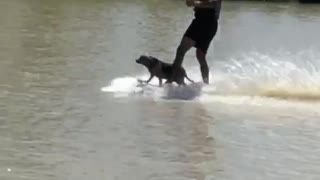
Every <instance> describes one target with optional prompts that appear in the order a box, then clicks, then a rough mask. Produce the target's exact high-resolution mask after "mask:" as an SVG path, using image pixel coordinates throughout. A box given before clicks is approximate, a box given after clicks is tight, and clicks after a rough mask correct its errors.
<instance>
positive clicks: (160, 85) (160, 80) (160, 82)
mask: <svg viewBox="0 0 320 180" xmlns="http://www.w3.org/2000/svg"><path fill="white" fill-rule="evenodd" d="M159 87H162V79H161V78H159Z"/></svg>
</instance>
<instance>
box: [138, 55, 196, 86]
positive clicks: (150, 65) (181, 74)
mask: <svg viewBox="0 0 320 180" xmlns="http://www.w3.org/2000/svg"><path fill="white" fill-rule="evenodd" d="M136 63H138V64H142V65H144V66H145V67H146V68H147V69H148V70H149V72H150V78H149V79H148V80H146V81H143V80H139V81H140V82H144V83H149V82H150V81H151V79H152V78H153V77H154V76H156V77H157V78H158V79H159V86H160V87H162V79H166V80H167V81H166V82H165V83H166V84H168V83H172V82H176V83H177V84H178V85H179V86H181V85H184V86H185V85H186V83H185V81H184V78H185V77H186V78H187V79H188V80H189V81H190V82H192V83H194V81H193V80H191V79H190V78H189V77H188V76H187V73H186V71H185V69H184V68H183V67H181V66H180V67H179V68H177V72H176V76H175V77H172V73H173V66H172V64H169V63H166V62H163V61H160V60H159V59H157V58H155V57H152V56H145V55H141V56H140V57H139V58H138V59H137V60H136Z"/></svg>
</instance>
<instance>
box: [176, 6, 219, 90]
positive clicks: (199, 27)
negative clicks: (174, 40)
mask: <svg viewBox="0 0 320 180" xmlns="http://www.w3.org/2000/svg"><path fill="white" fill-rule="evenodd" d="M221 4H222V0H186V5H187V6H188V7H193V8H194V19H193V20H192V22H191V24H190V25H189V27H188V29H187V30H186V31H185V33H184V35H183V37H182V40H181V42H180V45H179V46H178V48H177V50H176V56H175V59H174V62H173V73H172V76H175V74H176V73H178V72H177V69H178V67H179V66H182V61H183V59H184V56H185V54H186V53H187V52H188V51H189V50H190V48H191V47H195V48H196V57H197V59H198V62H199V64H200V71H201V75H202V79H203V82H204V83H206V84H209V67H208V64H207V60H206V55H207V51H208V48H209V46H210V43H211V41H212V39H213V38H214V36H215V35H216V32H217V29H218V19H219V17H220V9H221Z"/></svg>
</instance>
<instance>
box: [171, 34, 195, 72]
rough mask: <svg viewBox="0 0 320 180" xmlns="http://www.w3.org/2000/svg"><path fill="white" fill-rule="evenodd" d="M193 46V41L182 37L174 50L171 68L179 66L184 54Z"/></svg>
mask: <svg viewBox="0 0 320 180" xmlns="http://www.w3.org/2000/svg"><path fill="white" fill-rule="evenodd" d="M194 45H195V41H193V40H192V39H190V38H188V37H186V36H184V37H183V38H182V40H181V42H180V45H179V47H178V48H177V50H176V57H175V59H174V61H173V66H181V65H182V62H183V58H184V56H185V54H186V53H187V52H188V51H189V49H190V48H192V47H193V46H194Z"/></svg>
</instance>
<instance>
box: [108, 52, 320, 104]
mask: <svg viewBox="0 0 320 180" xmlns="http://www.w3.org/2000/svg"><path fill="white" fill-rule="evenodd" d="M318 57H319V58H320V54H319V53H316V51H313V50H308V51H301V52H298V53H296V54H292V53H289V52H281V53H278V54H275V55H265V54H260V53H256V52H253V53H249V54H244V55H242V56H240V57H235V58H231V59H230V60H228V61H227V62H222V63H220V64H218V63H216V64H215V65H214V68H211V74H210V80H211V81H210V85H208V86H204V87H203V86H202V84H201V83H198V84H190V85H189V86H187V87H184V88H181V87H177V86H168V87H164V88H158V87H153V86H145V87H137V85H138V82H137V80H136V79H137V78H142V79H147V78H148V75H141V76H136V77H134V76H133V77H122V78H116V79H114V80H113V81H112V82H111V83H110V85H109V86H107V87H105V88H103V89H102V91H106V92H112V93H115V94H118V95H119V94H123V95H124V96H131V95H137V94H139V95H140V96H144V97H153V98H166V99H195V98H198V97H202V98H204V97H207V99H210V97H218V96H220V97H221V96H222V97H226V96H228V97H234V96H238V97H267V98H278V99H287V100H288V99H295V100H304V101H305V100H314V101H318V100H320V70H319V69H320V64H319V63H318V62H317V59H318ZM186 70H187V72H188V75H189V76H190V77H191V78H192V79H194V80H196V81H198V82H200V80H201V79H200V78H201V75H200V73H199V67H190V68H188V67H187V68H186ZM157 83H158V80H157V79H153V80H152V81H151V84H153V85H155V86H156V85H157Z"/></svg>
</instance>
